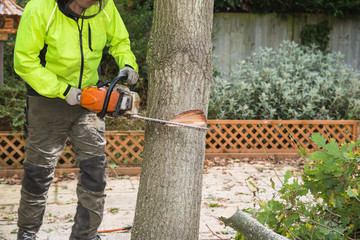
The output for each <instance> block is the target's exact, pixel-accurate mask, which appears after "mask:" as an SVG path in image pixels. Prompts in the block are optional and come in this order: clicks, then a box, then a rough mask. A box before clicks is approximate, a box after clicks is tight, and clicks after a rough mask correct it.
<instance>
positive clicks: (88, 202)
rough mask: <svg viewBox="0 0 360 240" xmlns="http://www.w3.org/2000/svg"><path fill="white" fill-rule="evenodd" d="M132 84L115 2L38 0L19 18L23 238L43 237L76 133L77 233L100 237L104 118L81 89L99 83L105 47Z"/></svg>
mask: <svg viewBox="0 0 360 240" xmlns="http://www.w3.org/2000/svg"><path fill="white" fill-rule="evenodd" d="M105 46H108V47H109V53H110V54H111V55H112V56H113V57H114V58H115V60H116V62H117V64H118V66H119V68H120V69H121V70H120V72H119V75H120V74H121V75H124V74H125V75H127V76H128V79H127V83H128V84H131V85H132V84H135V83H136V82H137V80H138V74H137V68H138V66H137V64H136V59H135V56H134V54H133V53H132V52H131V49H130V41H129V36H128V32H127V30H126V28H125V26H124V23H123V21H122V19H121V17H120V15H119V13H118V11H117V9H116V7H115V5H114V2H113V0H57V1H56V0H31V1H30V2H28V3H27V5H26V7H25V10H24V13H23V16H22V19H21V21H20V25H19V29H18V34H17V39H16V44H15V54H14V68H15V71H16V73H17V74H18V75H19V76H20V77H21V78H23V79H24V80H25V81H26V85H27V89H28V98H27V108H26V109H27V112H26V116H27V132H28V138H27V142H26V150H27V154H26V159H25V161H24V164H23V165H24V178H23V180H22V189H21V200H20V206H19V211H18V217H19V219H18V227H19V231H18V239H36V232H38V231H39V228H40V226H41V224H42V219H43V215H44V211H45V205H46V199H47V192H48V189H49V186H50V184H51V181H52V179H53V177H54V168H55V166H56V164H57V160H58V159H59V157H60V156H61V154H62V151H63V149H64V144H65V141H66V138H67V137H70V139H71V143H72V147H73V150H74V152H75V154H76V156H75V160H76V162H77V164H78V166H79V168H80V173H79V182H78V185H77V196H78V206H77V209H76V215H75V218H74V225H73V227H72V232H71V236H70V239H100V237H99V236H98V235H97V229H98V227H99V225H100V223H101V221H102V216H103V209H104V199H105V194H104V189H105V184H106V182H105V167H106V159H105V155H104V152H105V143H106V142H105V123H104V119H101V118H99V117H97V115H96V114H95V113H92V112H89V111H87V110H85V109H83V108H81V107H80V105H79V104H80V102H79V100H80V98H79V96H80V94H81V89H83V88H85V87H88V86H91V85H95V84H96V83H97V82H98V81H99V74H98V70H97V69H98V68H99V64H100V60H101V57H102V52H103V48H104V47H105Z"/></svg>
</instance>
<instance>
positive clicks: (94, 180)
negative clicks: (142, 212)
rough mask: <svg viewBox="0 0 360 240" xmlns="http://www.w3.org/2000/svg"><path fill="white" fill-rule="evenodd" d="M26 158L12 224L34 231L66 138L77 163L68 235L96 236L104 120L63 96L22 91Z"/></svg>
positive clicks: (102, 183) (102, 173)
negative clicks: (73, 209)
mask: <svg viewBox="0 0 360 240" xmlns="http://www.w3.org/2000/svg"><path fill="white" fill-rule="evenodd" d="M26 115H27V132H28V137H27V140H26V158H25V161H24V163H23V165H24V177H23V180H22V189H21V199H20V206H19V211H18V217H19V218H18V227H19V228H20V229H23V230H25V231H28V232H33V233H36V232H38V231H39V229H40V226H41V224H42V220H43V216H44V212H45V205H46V200H47V193H48V189H49V187H50V184H51V181H52V180H53V178H54V169H55V166H56V165H57V162H58V160H59V158H60V156H61V154H62V152H63V150H64V146H65V143H66V139H67V138H68V137H69V138H70V141H71V144H72V149H73V151H74V153H75V161H76V163H77V165H78V167H79V168H80V172H79V180H78V184H77V191H76V193H77V197H78V205H77V209H76V214H75V218H74V225H73V227H72V233H71V237H70V239H89V238H92V237H95V236H96V235H97V229H98V226H99V225H100V223H101V221H102V217H103V210H104V200H105V193H104V189H105V185H106V181H105V167H106V158H105V155H104V153H105V144H106V140H105V122H104V119H101V118H99V117H97V115H96V114H95V113H92V112H90V111H88V110H85V109H83V108H81V107H80V106H79V105H76V106H70V105H68V104H67V103H66V102H65V101H64V100H61V99H58V98H56V99H50V98H45V97H41V96H28V101H27V114H26Z"/></svg>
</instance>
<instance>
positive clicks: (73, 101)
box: [65, 87, 81, 105]
mask: <svg viewBox="0 0 360 240" xmlns="http://www.w3.org/2000/svg"><path fill="white" fill-rule="evenodd" d="M80 97H81V89H78V88H73V87H72V88H71V90H70V92H69V94H68V95H67V96H66V98H65V101H66V102H67V103H68V104H69V105H78V104H80Z"/></svg>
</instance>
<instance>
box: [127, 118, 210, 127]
mask: <svg viewBox="0 0 360 240" xmlns="http://www.w3.org/2000/svg"><path fill="white" fill-rule="evenodd" d="M124 116H125V117H127V118H136V119H142V120H145V121H150V122H156V123H162V124H166V125H168V126H170V127H171V126H179V127H187V128H194V129H198V130H209V128H207V127H201V126H195V125H190V124H185V123H179V122H171V121H166V120H161V119H156V118H148V117H143V116H139V115H124Z"/></svg>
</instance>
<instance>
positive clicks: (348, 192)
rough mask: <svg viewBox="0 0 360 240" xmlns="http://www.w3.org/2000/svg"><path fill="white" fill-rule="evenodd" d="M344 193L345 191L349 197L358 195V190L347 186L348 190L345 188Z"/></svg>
mask: <svg viewBox="0 0 360 240" xmlns="http://www.w3.org/2000/svg"><path fill="white" fill-rule="evenodd" d="M346 193H347V195H349V197H357V196H359V192H358V190H357V189H355V188H353V189H351V188H349V189H348V190H346Z"/></svg>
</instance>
